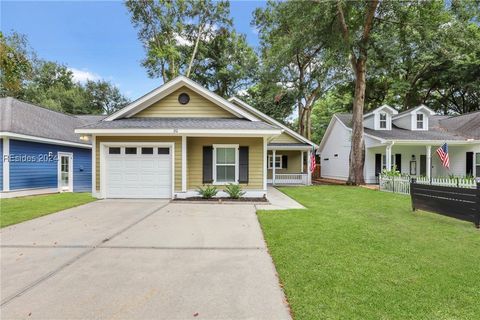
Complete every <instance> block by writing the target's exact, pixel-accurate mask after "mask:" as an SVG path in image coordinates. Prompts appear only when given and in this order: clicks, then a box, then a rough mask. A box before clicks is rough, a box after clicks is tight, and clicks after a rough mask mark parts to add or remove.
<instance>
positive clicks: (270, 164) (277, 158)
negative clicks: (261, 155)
mask: <svg viewBox="0 0 480 320" xmlns="http://www.w3.org/2000/svg"><path fill="white" fill-rule="evenodd" d="M282 167H283V163H282V155H281V154H276V155H275V169H282ZM267 168H268V169H273V154H269V155H268V166H267Z"/></svg>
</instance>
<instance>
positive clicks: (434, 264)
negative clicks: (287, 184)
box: [258, 186, 480, 319]
mask: <svg viewBox="0 0 480 320" xmlns="http://www.w3.org/2000/svg"><path fill="white" fill-rule="evenodd" d="M281 191H283V192H285V193H286V194H288V195H289V196H291V197H293V198H294V199H295V200H297V201H299V202H300V203H302V204H303V205H304V206H305V207H307V209H306V210H284V211H259V212H258V218H259V221H260V224H261V225H262V230H263V233H264V236H265V240H266V242H267V245H268V250H269V252H270V254H271V255H272V258H273V261H274V263H275V267H276V270H277V272H278V274H279V277H280V280H281V283H282V284H283V288H284V290H285V293H286V296H287V299H288V302H289V304H290V307H291V310H292V313H293V317H294V318H295V319H475V318H477V315H478V314H480V305H479V304H478V303H476V301H478V299H480V283H479V282H478V281H477V279H479V277H480V269H479V268H478V262H479V261H480V250H474V249H478V248H479V237H478V230H476V229H475V228H474V227H473V225H472V223H469V222H465V221H460V220H456V219H453V218H449V217H444V216H441V215H437V214H434V213H428V212H423V211H416V212H412V209H411V204H410V198H409V197H408V196H404V195H396V194H391V193H386V192H378V191H373V190H368V189H365V188H356V187H346V186H314V187H302V188H282V189H281ZM419 297H421V298H419Z"/></svg>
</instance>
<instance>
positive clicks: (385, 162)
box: [382, 153, 395, 169]
mask: <svg viewBox="0 0 480 320" xmlns="http://www.w3.org/2000/svg"><path fill="white" fill-rule="evenodd" d="M390 163H391V164H392V168H393V166H394V165H395V155H394V154H393V153H392V157H391V160H390ZM382 168H383V169H386V168H387V155H386V154H382Z"/></svg>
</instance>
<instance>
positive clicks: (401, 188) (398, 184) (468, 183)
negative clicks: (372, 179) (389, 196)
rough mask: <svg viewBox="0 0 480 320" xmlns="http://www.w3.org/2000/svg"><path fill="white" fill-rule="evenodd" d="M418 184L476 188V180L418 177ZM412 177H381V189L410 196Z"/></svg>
mask: <svg viewBox="0 0 480 320" xmlns="http://www.w3.org/2000/svg"><path fill="white" fill-rule="evenodd" d="M415 179H416V183H418V184H429V185H433V186H443V187H458V188H476V182H475V179H474V178H431V179H428V178H426V177H417V178H415ZM410 182H411V177H410V176H406V175H404V176H386V175H380V177H379V187H380V190H381V191H386V192H395V193H402V194H410Z"/></svg>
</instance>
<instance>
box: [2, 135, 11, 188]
mask: <svg viewBox="0 0 480 320" xmlns="http://www.w3.org/2000/svg"><path fill="white" fill-rule="evenodd" d="M9 155H10V139H9V138H8V137H3V155H2V162H3V190H2V191H10V159H8V157H9Z"/></svg>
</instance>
